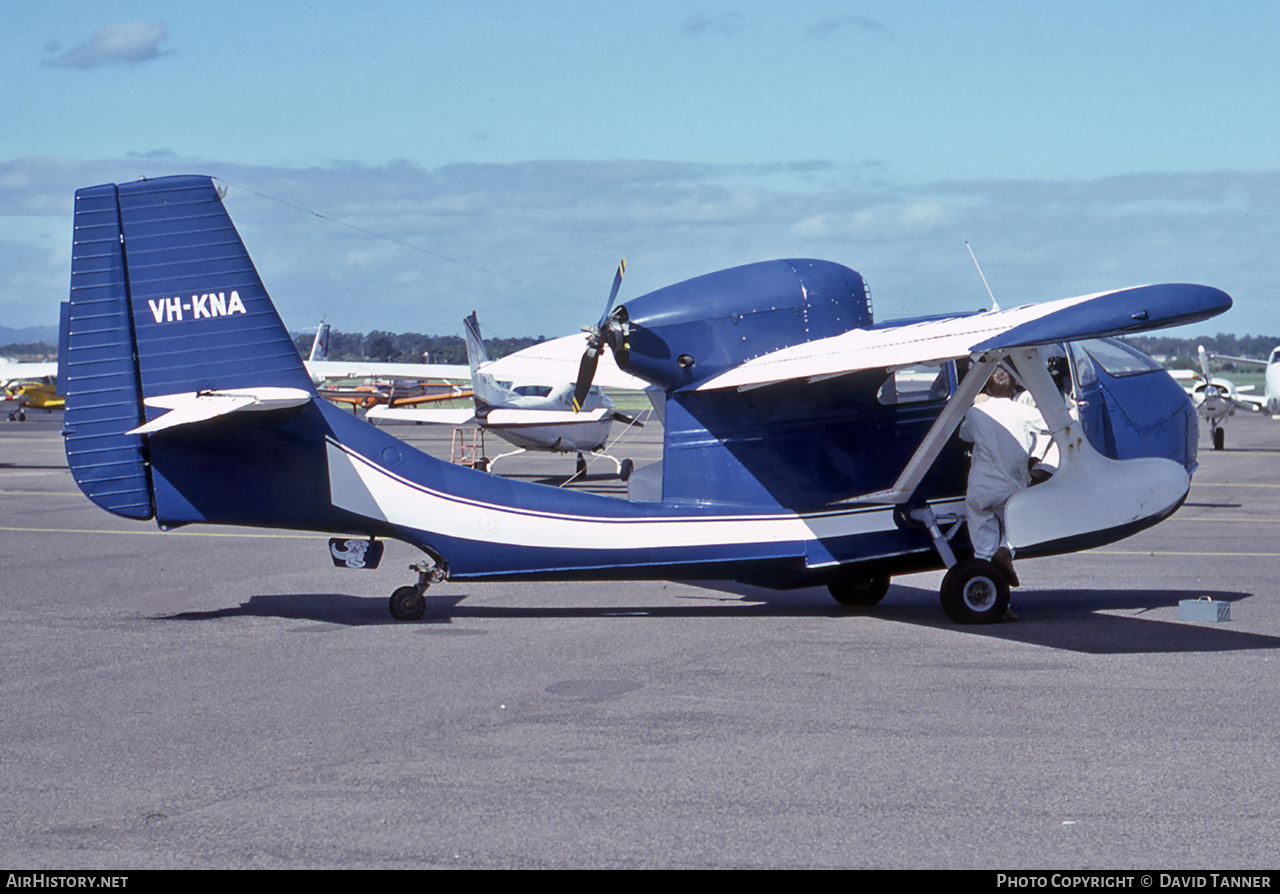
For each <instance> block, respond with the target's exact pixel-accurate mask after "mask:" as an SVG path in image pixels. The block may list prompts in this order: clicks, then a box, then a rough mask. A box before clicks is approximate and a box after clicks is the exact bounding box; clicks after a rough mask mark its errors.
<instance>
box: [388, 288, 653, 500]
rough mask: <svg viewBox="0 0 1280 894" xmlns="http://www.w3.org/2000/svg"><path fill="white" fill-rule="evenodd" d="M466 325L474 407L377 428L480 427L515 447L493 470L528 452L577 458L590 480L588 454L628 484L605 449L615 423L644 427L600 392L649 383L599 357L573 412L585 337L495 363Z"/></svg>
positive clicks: (410, 412)
mask: <svg viewBox="0 0 1280 894" xmlns="http://www.w3.org/2000/svg"><path fill="white" fill-rule="evenodd" d="M618 269H619V273H618V276H617V277H616V278H615V286H614V293H615V295H616V293H617V287H618V284H620V283H621V272H622V269H623V268H622V267H621V266H619V268H618ZM462 322H463V325H464V326H465V327H466V332H467V360H468V361H469V362H470V364H471V369H470V373H471V390H472V392H473V401H474V408H464V409H456V410H449V409H419V408H409V407H375V408H373V409H371V410H370V411H369V414H368V416H367V417H366V418H367V419H368V420H369V421H370V422H372V423H374V424H375V425H383V424H387V423H426V424H432V425H452V426H455V427H457V426H464V425H471V424H474V425H477V426H479V427H480V428H481V429H482V430H484V431H486V432H493V433H494V434H495V435H497V436H498V437H500V438H502V439H503V440H505V441H507V442H509V443H511V444H514V445H515V447H516V448H517V449H515V450H513V451H510V452H508V453H503V454H500V455H498V456H496V457H494V458H493V459H492V460H489V461H487V467H489V468H492V466H493V464H494V463H496V462H497V461H498V460H499V459H502V458H503V457H506V456H513V455H515V454H517V453H522V452H524V451H526V450H546V451H551V452H554V453H576V454H577V455H578V469H577V471H578V474H580V475H581V474H585V472H586V468H587V465H586V457H585V455H584V454H588V453H591V454H595V455H597V456H603V457H607V458H608V459H610V460H612V461H613V463H614V466H615V467H616V469H617V473H618V476H619V477H620V478H622V480H624V481H625V480H627V479H628V478H629V477H631V470H632V468H633V467H632V463H631V461H630V460H621V461H619V460H618V459H617V458H615V457H613V456H609V454H607V453H605V452H604V450H605V448H606V446H607V443H608V438H609V431H610V429H611V427H612V426H613V421H614V420H615V419H616V420H617V421H619V422H622V423H624V424H626V425H638V424H639V423H638V422H637V421H636V420H635V419H633V418H631V417H630V416H626V415H624V414H622V413H619V412H618V411H617V409H616V408H615V407H614V404H613V401H612V400H611V399H610V398H609V397H608V396H607V395H606V394H604V393H603V392H602V391H601V390H600V387H601V386H602V385H604V386H608V387H613V388H625V389H635V390H640V389H643V388H647V387H648V383H646V382H644V381H642V380H641V379H637V378H636V377H635V376H631V375H628V374H627V373H624V372H623V371H622V370H620V369H618V367H617V364H616V363H614V362H613V360H612V358H611V357H606V358H602V362H601V364H600V367H601V368H600V371H599V372H598V373H597V375H596V384H594V385H592V386H591V388H590V391H589V393H588V394H587V396H586V398H585V400H584V401H583V403H582V405H581V409H580V410H575V409H574V406H573V398H574V381H573V377H574V375H575V374H576V372H577V367H578V363H579V358H581V356H582V352H583V350H584V349H585V347H586V338H587V336H586V333H583V334H580V335H570V336H566V337H565V338H558V339H554V340H553V341H551V342H544V343H542V344H539V345H534V346H532V347H531V348H526V349H525V350H524V351H517V352H516V353H514V354H510V355H508V356H507V357H504V358H502V359H500V360H493V361H491V360H490V359H489V354H488V352H487V351H486V350H485V347H484V340H483V339H482V338H481V336H480V325H479V322H478V321H477V319H476V315H475V313H474V312H472V313H471V315H470V316H468V317H466V318H465V319H464V320H463V321H462ZM549 382H554V383H558V384H548V383H549Z"/></svg>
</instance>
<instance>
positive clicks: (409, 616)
mask: <svg viewBox="0 0 1280 894" xmlns="http://www.w3.org/2000/svg"><path fill="white" fill-rule="evenodd" d="M426 610H427V600H426V599H425V598H423V595H422V594H421V593H419V592H418V588H417V587H400V588H398V589H397V590H396V591H395V592H394V593H392V594H391V617H393V618H395V619H396V620H397V621H416V620H418V619H419V618H421V617H422V616H423V614H425V613H426Z"/></svg>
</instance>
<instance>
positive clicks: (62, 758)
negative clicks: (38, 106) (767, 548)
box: [0, 415, 1280, 871]
mask: <svg viewBox="0 0 1280 894" xmlns="http://www.w3.org/2000/svg"><path fill="white" fill-rule="evenodd" d="M59 425H60V419H58V418H57V417H56V416H55V417H52V418H50V417H43V418H42V417H40V416H37V415H33V416H32V421H28V422H26V423H21V424H19V423H6V424H2V425H0V531H3V537H2V538H0V557H2V558H0V573H2V575H3V578H2V580H0V592H3V599H0V624H2V625H3V632H2V633H0V637H2V639H0V641H2V642H3V646H0V693H2V698H3V711H2V712H0V865H2V866H5V867H9V868H13V869H17V868H29V869H41V870H46V871H47V870H53V869H59V868H63V869H67V868H74V869H82V870H90V871H99V870H128V869H142V868H158V867H175V868H179V867H181V868H185V867H193V868H197V867H198V868H206V867H214V868H256V867H263V868H267V867H269V868H302V867H306V868H328V867H334V868H365V867H393V868H432V867H439V868H445V867H450V868H451V867H465V868H499V867H502V868H517V867H518V868H544V867H545V868H560V867H573V868H606V867H609V868H613V867H616V868H632V867H677V868H706V867H720V868H749V867H776V868H790V867H890V868H892V867H935V868H962V867H963V868H988V869H996V870H1012V869H1056V868H1061V869H1085V868H1099V869H1151V870H1156V871H1158V870H1165V869H1168V870H1172V869H1179V868H1190V869H1249V868H1253V869H1257V868H1270V869H1274V868H1276V867H1277V864H1278V863H1280V859H1277V850H1278V845H1277V841H1280V806H1278V799H1277V797H1276V790H1277V782H1278V781H1280V735H1278V734H1277V730H1276V726H1277V717H1278V716H1280V600H1278V599H1277V596H1276V586H1275V581H1276V576H1277V569H1278V568H1280V563H1278V562H1277V558H1278V557H1280V544H1278V543H1277V532H1278V531H1280V475H1277V460H1280V422H1272V421H1270V420H1268V419H1263V418H1256V417H1255V418H1244V419H1236V420H1233V421H1232V422H1231V423H1230V425H1229V428H1228V432H1227V450H1225V451H1223V452H1218V453H1215V452H1213V451H1212V450H1210V449H1208V445H1207V439H1206V438H1204V437H1202V444H1201V454H1200V460H1201V468H1200V470H1199V472H1198V473H1197V476H1196V479H1195V485H1194V486H1193V488H1192V491H1191V495H1190V498H1189V500H1188V502H1187V503H1186V505H1185V506H1184V507H1183V508H1182V509H1181V510H1180V511H1179V512H1178V513H1177V515H1175V516H1174V517H1173V518H1172V519H1171V520H1169V521H1167V522H1165V523H1164V524H1162V525H1159V526H1157V527H1156V528H1154V529H1152V530H1150V531H1147V532H1144V533H1142V534H1140V535H1138V536H1135V537H1133V538H1131V539H1129V540H1126V541H1123V542H1121V543H1118V544H1115V545H1112V546H1109V547H1106V548H1102V549H1097V550H1093V551H1091V552H1087V553H1081V554H1077V555H1073V556H1064V557H1058V558H1052V559H1040V560H1029V561H1024V562H1020V563H1019V572H1020V574H1021V577H1022V581H1023V587H1022V589H1021V590H1019V591H1015V597H1014V607H1015V608H1016V610H1017V612H1018V614H1019V616H1020V620H1018V621H1017V622H1016V623H1011V624H1001V625H996V626H989V627H957V626H954V625H952V624H951V623H949V622H948V621H947V620H946V618H945V616H944V615H943V614H942V611H941V609H940V607H939V605H938V597H937V585H938V583H939V581H940V577H941V575H940V574H927V575H916V576H912V577H904V578H899V579H896V580H895V582H894V586H893V588H892V590H891V591H890V593H889V596H888V597H887V598H886V600H885V601H884V603H882V604H881V605H880V606H878V607H877V608H876V609H874V610H870V611H864V612H852V613H851V612H847V611H843V610H839V609H838V608H837V606H836V605H835V604H834V603H833V602H832V601H831V599H830V598H829V596H828V595H827V593H826V591H825V590H818V589H814V590H802V591H796V592H789V593H776V592H772V591H768V590H762V589H757V588H752V587H745V586H740V585H732V584H726V585H724V586H695V585H690V584H681V583H608V584H515V583H496V584H472V583H468V584H454V583H445V584H442V585H439V586H437V587H434V588H433V589H432V590H431V591H430V602H431V606H430V608H429V609H428V614H427V616H426V617H425V618H424V619H423V620H422V621H421V622H417V623H408V624H402V623H396V622H394V621H392V620H391V618H390V616H389V615H388V612H387V596H388V594H389V593H390V592H391V591H392V590H393V589H394V588H395V587H397V586H400V585H402V584H405V583H410V582H411V581H412V578H413V576H412V575H411V574H410V573H409V571H408V570H407V566H408V564H409V563H410V562H411V561H414V560H415V559H416V553H415V552H414V551H413V550H412V549H410V548H408V547H405V546H403V545H400V544H390V545H389V546H388V548H387V555H386V557H385V558H384V560H383V563H382V567H381V568H380V569H379V570H377V571H348V570H339V569H336V568H334V567H333V566H332V565H331V563H330V561H329V558H328V555H327V549H326V541H325V538H324V537H323V536H318V535H308V534H298V535H291V534H282V533H277V532H260V531H253V530H247V529H232V528H188V529H183V530H181V531H177V532H171V533H161V532H159V531H157V530H156V528H155V526H154V525H152V524H144V523H137V522H129V521H126V520H124V519H119V518H116V517H115V516H112V515H109V514H108V513H106V512H104V511H102V510H99V509H98V508H96V507H95V506H93V505H92V504H91V503H89V501H88V500H87V499H86V498H84V497H83V496H81V495H80V493H79V491H78V490H77V488H76V487H75V485H74V484H73V482H72V481H71V477H70V475H69V473H68V471H67V469H66V463H65V458H64V456H63V453H62V446H61V438H60V437H59V434H58V429H59ZM405 434H407V435H408V436H409V437H410V438H411V439H414V440H416V441H421V442H423V443H426V444H427V446H429V447H430V448H431V449H435V450H441V449H443V450H444V451H445V452H447V450H448V443H447V441H436V440H434V439H433V438H432V436H430V435H427V434H424V433H423V432H422V430H413V431H409V432H406V433H405ZM656 438H657V428H656V426H650V427H648V428H646V429H645V430H644V432H642V433H640V435H638V436H637V437H636V439H635V440H634V441H632V442H631V443H630V444H628V445H627V446H626V447H625V448H624V449H623V450H622V451H621V452H622V455H627V456H632V457H634V458H636V460H637V464H641V461H642V460H646V457H647V458H652V457H654V456H655V455H656V448H657V442H656ZM496 452H497V451H496V450H494V449H493V448H492V446H491V449H490V454H491V455H492V454H494V453H496ZM503 462H504V463H507V466H508V467H507V469H506V471H508V472H510V473H512V474H521V475H529V476H541V475H560V474H568V473H569V472H571V470H572V459H564V458H553V457H545V456H539V457H516V458H512V459H511V460H504V461H503ZM608 468H611V464H608V465H607V466H606V465H599V466H594V467H593V469H592V471H593V473H594V472H596V471H601V472H603V471H606V470H607V469H608ZM498 471H499V472H503V471H504V469H503V467H502V465H500V466H499V469H498ZM589 483H590V484H591V485H592V486H597V487H602V488H608V487H611V486H613V487H616V485H615V484H612V483H611V482H608V481H607V480H605V479H603V478H600V479H597V480H594V481H592V482H589ZM1203 596H1212V597H1214V598H1216V599H1220V600H1225V601H1227V602H1229V603H1230V610H1231V620H1230V621H1228V622H1222V623H1219V622H1186V621H1180V620H1179V610H1178V602H1179V600H1183V599H1192V598H1198V597H1203Z"/></svg>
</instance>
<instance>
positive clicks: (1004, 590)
mask: <svg viewBox="0 0 1280 894" xmlns="http://www.w3.org/2000/svg"><path fill="white" fill-rule="evenodd" d="M941 596H942V610H943V611H944V612H946V613H947V617H948V618H950V619H951V620H953V621H955V622H956V623H957V624H994V623H996V622H997V621H999V620H1000V619H1002V618H1003V617H1004V613H1005V612H1006V611H1008V610H1009V581H1008V580H1007V579H1006V578H1005V576H1004V572H1003V571H1001V570H1000V568H999V566H997V565H996V564H995V563H993V562H988V561H987V560H986V559H968V560H966V561H964V562H959V563H957V564H956V565H955V566H953V567H952V569H951V570H950V571H948V572H947V576H946V577H944V578H943V579H942V591H941Z"/></svg>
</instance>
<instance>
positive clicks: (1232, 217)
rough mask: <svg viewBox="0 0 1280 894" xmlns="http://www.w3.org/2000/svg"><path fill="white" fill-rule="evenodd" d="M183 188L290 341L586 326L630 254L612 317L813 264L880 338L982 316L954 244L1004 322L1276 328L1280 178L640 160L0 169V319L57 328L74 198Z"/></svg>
mask: <svg viewBox="0 0 1280 894" xmlns="http://www.w3.org/2000/svg"><path fill="white" fill-rule="evenodd" d="M192 171H207V172H209V173H212V174H214V175H215V176H218V177H220V178H221V179H222V180H223V181H225V182H230V183H232V184H243V186H244V187H247V188H248V189H250V190H252V191H253V192H249V191H246V190H245V189H240V188H237V187H235V186H233V187H232V188H231V190H230V192H229V194H228V196H227V207H228V210H229V211H230V212H231V215H232V218H233V219H234V221H235V223H236V225H237V227H238V228H239V230H240V233H241V235H242V236H243V238H244V241H245V244H246V246H247V247H248V249H249V252H250V254H251V255H252V257H253V258H254V261H255V262H256V264H257V266H258V269H259V271H260V273H261V274H262V277H263V280H264V282H265V283H266V284H267V287H268V289H270V291H271V294H272V296H273V298H275V300H276V303H277V306H278V307H279V308H280V310H281V313H282V315H283V316H284V318H285V322H286V323H287V324H288V325H290V326H293V327H296V328H303V327H305V326H309V325H314V321H315V320H316V319H319V318H320V316H322V315H324V314H328V317H329V320H330V321H331V322H332V323H333V324H334V325H335V326H337V327H338V328H339V329H342V330H345V331H355V330H359V331H368V330H370V329H390V330H394V331H407V330H415V331H425V332H433V333H445V332H457V331H458V330H459V322H458V321H459V320H460V319H461V317H462V316H463V314H464V313H466V312H468V311H470V310H473V309H474V310H478V311H479V312H480V314H481V318H482V319H485V320H487V321H489V323H488V325H489V326H490V327H491V328H492V329H493V330H494V331H495V333H497V334H498V335H500V336H516V335H559V334H564V333H567V332H572V331H574V330H575V329H577V328H578V327H579V326H581V325H583V324H585V323H589V322H591V321H592V320H593V319H594V318H595V317H596V316H598V315H599V309H600V307H601V306H602V302H603V300H604V296H605V295H606V294H607V292H608V284H609V280H610V277H611V276H612V274H613V270H614V268H615V267H616V265H617V263H618V259H619V258H621V257H623V256H625V257H626V258H627V262H628V263H627V279H626V281H625V282H624V284H623V300H627V299H630V298H634V297H636V296H638V295H641V294H643V293H645V292H648V291H651V290H653V289H657V288H660V287H662V286H665V285H669V284H670V283H673V282H677V281H679V280H682V279H686V278H688V277H691V276H696V275H699V274H702V273H707V272H709V271H712V270H716V269H720V268H724V267H730V266H734V265H737V264H744V263H748V262H751V261H759V260H765V259H769V258H780V257H818V258H827V259H829V260H833V261H838V262H840V263H843V264H847V265H849V266H850V267H853V268H854V269H856V270H858V271H860V272H861V273H863V274H864V275H865V276H866V277H867V279H868V280H869V281H870V283H871V285H872V288H873V290H874V294H875V297H876V308H877V315H878V316H879V317H880V318H892V317H901V316H913V315H919V314H927V313H940V312H944V311H948V310H955V309H957V308H971V307H978V306H979V305H981V304H985V303H986V302H987V300H988V299H987V297H986V292H985V290H984V289H983V287H982V283H981V280H979V279H978V276H977V274H976V272H975V271H974V269H973V264H972V261H970V259H969V255H968V252H967V251H965V248H964V243H965V240H969V241H970V242H971V243H972V244H973V247H974V251H975V252H977V254H978V257H979V259H980V260H981V261H982V266H983V270H984V272H985V273H986V275H987V278H988V279H989V280H990V282H991V287H992V289H993V290H995V293H996V296H997V298H999V300H1000V301H1001V303H1002V304H1016V303H1021V302H1024V301H1040V300H1045V299H1050V298H1059V297H1065V296H1068V295H1077V294H1085V293H1088V292H1092V291H1097V290H1100V289H1106V288H1114V287H1120V286H1127V285H1134V284H1137V283H1143V282H1161V281H1188V282H1203V283H1207V284H1209V285H1215V286H1218V287H1220V288H1224V289H1226V291H1228V292H1229V293H1231V294H1232V295H1233V296H1234V297H1235V298H1236V300H1237V305H1236V309H1235V310H1233V311H1231V313H1230V314H1228V315H1227V316H1226V317H1225V318H1223V319H1221V320H1213V321H1211V322H1210V323H1208V324H1206V325H1207V326H1210V327H1212V328H1213V329H1214V331H1217V330H1222V331H1233V332H1240V333H1259V332H1275V331H1277V330H1280V301H1278V299H1280V294H1278V293H1276V290H1275V287H1274V274H1273V271H1274V260H1273V254H1274V246H1275V245H1276V244H1277V242H1280V201H1277V199H1280V171H1263V172H1224V173H1221V174H1194V175H1177V174H1134V175H1128V176H1126V177H1120V178H1109V179H1105V180H1097V181H1088V182H1050V181H1030V180H1027V181H1017V180H998V181H997V180H984V181H952V182H945V183H928V184H915V185H902V184H898V185H896V186H894V187H892V188H890V187H884V186H881V187H877V188H875V189H870V188H867V187H866V186H865V185H864V183H865V178H863V177H862V176H861V175H860V173H859V170H858V169H857V168H856V167H850V168H841V167H840V166H832V167H831V168H830V169H828V170H826V171H825V172H824V178H825V179H826V180H829V181H830V182H831V184H832V187H831V188H830V189H824V190H814V189H812V188H810V187H809V186H807V185H805V184H800V185H797V186H795V187H793V188H788V187H787V186H786V181H785V180H784V179H780V178H779V177H778V176H777V173H776V171H772V170H770V169H768V167H767V166H765V167H762V168H761V170H760V171H755V170H752V169H735V168H727V167H717V166H714V165H705V164H686V163H678V162H653V161H634V160H631V161H626V160H624V161H616V162H581V163H579V162H571V161H548V162H525V163H522V164H511V165H497V164H494V165H480V164H467V165H451V166H446V167H441V168H434V169H427V168H421V167H417V166H414V165H412V164H408V163H403V162H401V163H396V164H391V165H385V166H380V167H362V166H356V165H344V166H341V167H333V168H314V169H305V170H300V169H283V168H266V167H252V168H251V167H240V166H227V165H217V164H212V163H210V162H208V161H207V160H200V161H192V160H190V159H186V160H182V159H173V158H152V159H150V160H148V161H146V162H145V163H144V162H143V161H142V160H140V159H139V158H136V157H134V158H127V159H120V160H104V161H79V160H73V159H25V160H9V161H3V160H0V242H3V243H7V244H5V245H4V246H3V248H2V249H0V253H3V256H4V260H5V263H4V264H3V265H0V315H3V316H6V317H7V319H9V320H10V321H11V322H12V324H13V325H38V324H42V325H51V324H54V323H56V321H57V302H58V301H60V300H62V299H64V298H65V297H66V295H65V292H66V287H67V264H68V263H69V257H70V242H71V210H72V196H73V193H74V191H75V189H76V188H78V187H82V186H89V185H93V184H98V183H109V182H123V181H128V180H133V179H135V178H137V177H138V176H139V175H142V174H145V175H146V176H149V177H158V176H164V175H166V174H175V173H190V172H192ZM842 184H843V185H842ZM258 194H261V195H258ZM267 196H269V197H271V198H270V199H268V198H265V197H267ZM313 211H314V212H318V213H320V214H322V215H324V216H325V217H326V218H328V219H327V220H326V219H321V218H318V217H316V216H314V215H313V214H311V213H308V212H313ZM335 221H341V222H343V223H346V224H351V225H354V226H355V227H359V228H360V229H359V230H357V229H353V228H352V227H351V226H344V225H342V224H339V223H336V222H335ZM380 237H387V238H380Z"/></svg>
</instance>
